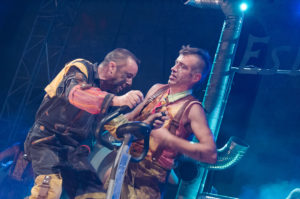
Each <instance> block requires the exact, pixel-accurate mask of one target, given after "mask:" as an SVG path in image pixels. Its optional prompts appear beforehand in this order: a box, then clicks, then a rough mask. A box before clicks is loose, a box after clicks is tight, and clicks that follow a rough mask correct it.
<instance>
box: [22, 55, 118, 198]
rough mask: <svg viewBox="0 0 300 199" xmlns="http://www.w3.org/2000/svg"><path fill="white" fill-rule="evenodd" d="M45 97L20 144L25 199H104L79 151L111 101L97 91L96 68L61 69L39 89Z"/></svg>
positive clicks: (77, 63) (84, 150)
mask: <svg viewBox="0 0 300 199" xmlns="http://www.w3.org/2000/svg"><path fill="white" fill-rule="evenodd" d="M45 91H46V95H45V97H44V99H43V101H42V103H41V105H40V107H39V110H38V111H37V114H36V119H35V123H34V125H33V127H32V128H31V130H30V132H29V133H28V136H27V138H26V141H25V152H26V154H27V156H28V159H30V160H31V161H32V167H33V171H34V174H35V176H36V178H35V186H34V187H33V188H32V190H31V196H30V197H29V198H30V199H31V198H60V195H61V191H62V186H63V187H64V189H65V190H66V192H67V193H68V195H69V197H70V198H76V199H79V198H105V196H104V194H103V190H102V182H101V181H100V180H99V178H98V177H97V174H96V173H95V170H94V169H93V168H92V166H91V165H90V163H89V161H88V159H87V156H88V153H89V150H90V149H89V146H88V145H84V144H85V143H84V141H86V140H87V139H88V138H89V136H90V134H91V132H93V129H94V124H95V121H96V120H97V119H101V116H103V115H104V114H105V113H106V111H107V109H108V108H109V107H110V105H111V101H112V98H113V96H114V95H112V94H109V93H107V92H104V91H101V90H100V80H99V77H98V73H97V65H96V64H92V63H90V62H89V61H87V60H84V59H77V60H74V61H72V62H69V63H68V64H66V65H65V67H64V68H63V69H62V71H61V72H60V73H59V74H58V75H57V76H56V77H55V79H53V81H52V82H51V83H50V84H49V85H48V86H47V87H46V88H45Z"/></svg>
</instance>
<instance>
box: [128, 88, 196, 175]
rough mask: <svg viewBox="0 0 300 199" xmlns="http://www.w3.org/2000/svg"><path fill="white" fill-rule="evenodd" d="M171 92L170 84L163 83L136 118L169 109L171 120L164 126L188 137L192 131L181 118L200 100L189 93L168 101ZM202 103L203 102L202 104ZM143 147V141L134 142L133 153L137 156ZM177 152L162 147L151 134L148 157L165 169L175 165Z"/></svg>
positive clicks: (180, 135) (144, 117) (181, 135)
mask: <svg viewBox="0 0 300 199" xmlns="http://www.w3.org/2000/svg"><path fill="white" fill-rule="evenodd" d="M168 94H169V86H168V85H162V86H161V88H159V89H158V90H157V91H156V92H155V93H154V94H153V96H152V97H150V99H149V101H148V102H147V103H146V105H145V106H144V108H143V109H142V111H141V113H140V115H139V116H138V117H137V118H135V120H137V121H143V120H145V119H146V118H147V117H148V116H149V115H151V114H153V113H155V112H159V111H167V112H168V116H169V118H170V119H169V120H167V121H165V123H164V127H165V128H167V129H168V130H169V131H170V132H171V133H172V134H173V135H176V136H178V137H180V138H183V139H187V138H188V137H189V136H190V134H191V132H188V131H187V130H186V128H185V127H184V126H183V124H182V122H181V118H182V116H183V115H184V114H187V113H188V111H189V108H190V107H191V105H192V104H194V103H197V104H200V102H199V101H198V100H197V99H195V98H194V97H193V96H192V95H187V96H185V97H183V98H180V99H178V100H176V101H174V102H172V103H169V102H167V100H166V97H167V96H168ZM200 105H201V104H200ZM142 149H143V142H136V143H133V144H132V147H131V155H133V156H137V154H140V152H141V151H142ZM177 155H178V154H177V152H175V151H173V150H170V149H168V148H162V147H161V146H158V144H157V143H155V142H154V140H153V139H152V138H151V136H150V144H149V152H148V154H147V157H146V159H148V160H151V161H153V162H155V163H158V164H159V165H160V166H161V167H163V168H165V169H171V168H172V167H173V165H174V159H175V158H176V156H177Z"/></svg>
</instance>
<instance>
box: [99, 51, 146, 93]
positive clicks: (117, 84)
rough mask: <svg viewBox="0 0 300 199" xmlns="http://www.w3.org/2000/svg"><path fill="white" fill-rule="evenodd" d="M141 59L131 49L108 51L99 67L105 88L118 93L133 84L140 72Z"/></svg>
mask: <svg viewBox="0 0 300 199" xmlns="http://www.w3.org/2000/svg"><path fill="white" fill-rule="evenodd" d="M139 63H140V61H139V59H138V58H137V57H136V56H135V55H134V54H133V53H132V52H130V51H129V50H127V49H124V48H116V49H114V50H113V51H111V52H110V53H108V54H107V55H106V56H105V58H104V60H103V61H102V62H101V63H100V65H99V67H98V74H99V77H100V79H101V80H103V82H102V84H104V85H102V86H104V87H105V90H106V91H108V92H112V93H118V92H120V91H122V90H124V89H126V88H128V87H130V86H131V85H132V80H133V78H134V77H135V76H136V74H137V72H138V64H139Z"/></svg>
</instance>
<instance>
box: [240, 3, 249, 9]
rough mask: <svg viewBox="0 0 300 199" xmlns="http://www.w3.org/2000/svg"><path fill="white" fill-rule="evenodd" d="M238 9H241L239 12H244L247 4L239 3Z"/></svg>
mask: <svg viewBox="0 0 300 199" xmlns="http://www.w3.org/2000/svg"><path fill="white" fill-rule="evenodd" d="M240 9H241V11H246V10H247V9H248V4H247V3H241V5H240Z"/></svg>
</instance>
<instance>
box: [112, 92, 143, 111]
mask: <svg viewBox="0 0 300 199" xmlns="http://www.w3.org/2000/svg"><path fill="white" fill-rule="evenodd" d="M143 100H144V95H143V93H142V92H141V91H138V90H133V91H129V92H128V93H126V94H125V95H122V96H115V97H114V98H113V100H112V102H113V106H129V108H131V109H132V108H134V107H135V106H136V105H138V104H139V103H141V102H142V101H143Z"/></svg>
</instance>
